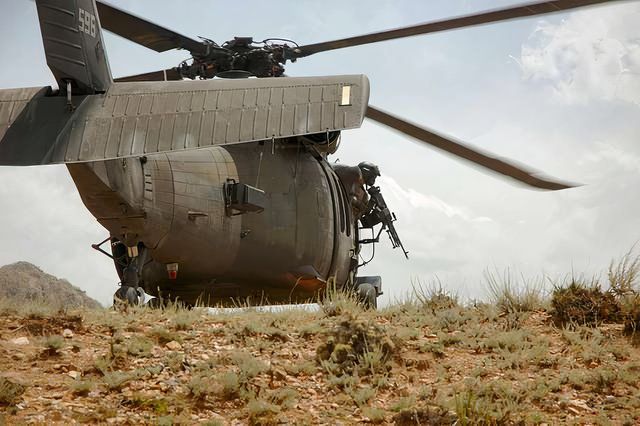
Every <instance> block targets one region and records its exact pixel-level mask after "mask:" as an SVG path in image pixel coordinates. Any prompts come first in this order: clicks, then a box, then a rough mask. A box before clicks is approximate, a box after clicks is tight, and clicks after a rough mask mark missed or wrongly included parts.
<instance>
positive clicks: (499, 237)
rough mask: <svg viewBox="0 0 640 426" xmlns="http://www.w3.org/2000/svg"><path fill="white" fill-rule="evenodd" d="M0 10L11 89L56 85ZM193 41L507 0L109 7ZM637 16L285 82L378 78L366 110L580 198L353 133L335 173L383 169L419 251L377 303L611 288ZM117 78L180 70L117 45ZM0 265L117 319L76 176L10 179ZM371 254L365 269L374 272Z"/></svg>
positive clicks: (336, 61) (624, 219)
mask: <svg viewBox="0 0 640 426" xmlns="http://www.w3.org/2000/svg"><path fill="white" fill-rule="evenodd" d="M0 1H1V2H2V11H3V13H2V14H0V40H2V42H0V58H2V59H3V60H2V64H3V66H2V67H0V89H2V88H15V87H27V86H44V85H51V84H53V82H54V80H53V77H52V75H51V73H50V72H49V70H48V68H47V66H46V63H45V59H44V54H43V49H42V41H41V38H40V32H39V27H38V21H37V15H36V10H35V4H34V3H33V2H30V1H27V0H19V1H8V0H0ZM111 3H112V4H114V5H116V6H118V7H120V8H123V9H126V10H128V11H130V12H133V13H134V14H137V15H139V16H144V17H145V18H146V19H148V20H151V21H152V22H156V23H158V24H161V25H164V26H167V27H169V28H171V29H173V30H176V31H178V32H181V33H183V34H185V35H188V36H191V37H193V38H196V37H197V36H203V37H207V38H210V39H213V40H216V41H218V42H219V43H221V42H223V41H224V40H227V39H230V38H232V37H233V36H248V35H249V36H253V37H254V38H255V39H256V40H262V39H265V38H268V37H284V38H289V39H293V40H296V41H297V42H298V43H299V44H308V43H315V42H320V41H325V40H331V39H335V38H340V37H346V36H351V35H358V34H363V33H368V32H372V31H378V30H383V29H389V28H395V27H400V26H405V25H411V24H416V23H420V22H426V21H430V20H434V19H439V18H445V17H449V16H455V15H460V14H468V13H471V12H475V11H481V10H485V9H489V8H495V7H501V6H507V5H511V4H516V3H517V2H514V1H513V0H510V1H507V0H492V1H488V0H474V1H470V0H431V1H429V2H416V1H410V0H404V1H403V0H393V1H391V0H388V1H387V0H368V1H350V2H344V1H334V0H325V1H322V2H317V1H311V0H308V1H295V2H293V1H271V2H256V1H243V2H228V1H225V2H220V1H209V0H191V1H189V2H188V5H189V7H185V6H184V3H182V2H175V1H165V0H135V1H133V0H128V1H127V0H111ZM637 22H640V1H630V2H614V4H612V5H606V6H600V7H595V8H589V9H586V10H580V11H575V12H571V13H563V14H556V15H552V16H544V17H535V18H530V19H524V20H517V21H510V22H506V23H498V24H494V25H486V26H482V27H478V28H468V29H461V30H456V31H449V32H444V33H438V34H431V35H426V36H417V37H412V38H406V39H402V40H395V41H388V42H383V43H377V44H372V45H367V46H360V47H353V48H348V49H342V50H338V51H332V52H325V53H320V54H317V55H314V56H311V57H309V58H304V59H301V60H299V62H298V63H295V64H289V65H288V66H287V74H288V75H291V76H312V75H337V74H362V73H364V74H366V75H367V76H368V77H369V79H370V82H371V95H370V103H371V104H372V105H375V106H377V107H379V108H381V109H384V110H387V111H390V112H392V113H394V114H396V115H399V116H402V117H405V118H406V119H408V120H410V121H413V122H415V123H418V124H420V125H422V126H426V127H429V128H431V129H434V130H437V131H438V132H441V133H444V134H448V135H451V136H455V137H456V138H458V139H461V140H463V141H466V142H468V143H470V144H472V145H474V146H477V147H481V148H482V149H485V150H488V151H490V152H493V153H496V154H498V155H500V156H503V157H506V158H510V159H513V160H515V161H517V162H520V163H523V164H527V165H529V166H530V167H532V168H534V169H536V170H540V171H543V172H544V173H546V174H548V175H551V176H554V177H557V178H561V179H564V180H568V181H571V182H577V183H581V184H583V185H582V186H580V187H578V188H574V189H570V190H565V191H558V192H543V191H537V190H531V189H528V188H525V187H523V186H520V185H518V184H514V183H512V182H510V181H507V180H504V179H500V178H497V177H496V176H495V175H493V174H490V173H486V172H483V171H481V170H479V169H477V168H475V167H469V165H468V164H467V163H464V162H461V161H457V160H455V159H453V158H452V157H450V156H447V155H445V154H442V153H440V152H437V151H436V150H433V149H430V148H428V147H425V146H424V145H422V144H418V143H415V142H412V141H411V140H410V139H408V138H406V137H404V136H402V135H400V134H398V133H394V132H393V131H390V130H388V129H386V128H384V127H381V126H379V125H377V124H375V123H371V122H367V121H366V120H365V123H364V124H363V126H362V128H360V129H357V130H350V131H345V132H343V135H342V144H341V147H340V150H339V151H338V152H337V153H336V154H335V155H334V156H333V157H331V158H330V161H339V162H341V163H345V164H357V163H359V162H360V161H363V160H366V161H371V162H373V163H376V164H378V165H379V167H380V170H381V172H382V175H383V176H382V178H380V179H379V182H378V183H379V184H380V186H381V189H382V192H383V195H384V196H385V198H386V199H387V203H388V204H389V206H390V207H391V209H392V210H393V211H395V212H396V215H397V217H398V221H397V222H396V228H397V231H398V233H399V235H400V237H401V238H402V240H403V243H404V245H405V247H406V248H407V250H408V251H409V253H410V254H409V257H410V259H409V260H405V258H404V256H403V255H402V253H401V252H400V251H399V250H392V249H391V248H390V243H389V242H388V241H387V240H386V237H384V235H383V238H382V240H381V244H379V245H378V246H377V247H376V258H375V259H374V261H373V262H372V263H371V264H370V265H368V266H367V267H366V268H364V270H362V271H361V274H363V275H381V276H382V277H383V287H384V291H385V295H384V296H382V297H383V300H382V302H383V303H388V302H390V301H394V300H398V299H401V298H403V297H405V296H406V295H407V294H408V293H409V292H410V291H411V289H412V286H413V285H417V284H418V283H421V284H422V285H430V283H432V282H440V283H442V286H443V287H445V288H446V289H447V290H449V291H451V292H454V293H456V294H458V295H459V296H460V297H462V298H465V299H470V298H483V297H486V295H487V285H486V280H485V278H484V277H485V274H486V272H487V271H490V272H493V273H498V274H505V273H508V274H511V275H513V276H514V277H517V280H520V281H518V282H521V281H528V280H530V279H531V280H535V279H541V278H542V277H548V278H549V280H547V281H546V282H547V283H550V282H551V281H553V280H562V279H564V278H566V277H567V276H569V275H570V274H572V273H573V274H585V275H587V276H591V275H593V274H600V275H601V276H604V275H603V274H604V273H605V271H606V267H607V266H608V265H609V263H610V262H611V260H612V259H614V258H619V257H620V256H622V255H623V254H625V253H626V252H627V251H629V250H630V249H631V248H632V247H633V246H634V244H636V243H637V242H638V240H639V239H640V219H639V214H640V193H639V190H638V188H640V141H639V139H640V120H639V119H638V116H639V114H640V37H639V36H638V31H637ZM105 44H106V47H107V54H108V57H109V61H110V64H111V70H112V72H113V74H114V76H116V77H117V76H123V75H130V74H135V73H141V72H147V71H151V70H156V69H161V68H167V67H172V66H175V65H177V64H178V63H179V62H180V61H181V60H183V59H186V58H187V56H188V54H186V53H185V52H180V51H171V52H166V53H162V54H158V53H156V52H154V51H151V50H149V49H146V48H144V47H141V46H138V45H135V44H133V43H131V42H129V41H127V40H124V39H122V38H119V37H117V36H114V35H112V34H109V33H105ZM0 182H1V184H0V223H1V224H2V226H0V242H2V245H1V246H0V265H3V264H8V263H12V262H15V261H19V260H26V261H30V262H32V263H34V264H36V265H38V266H40V267H41V268H42V269H43V270H45V271H46V272H48V273H51V274H53V275H56V276H59V277H64V278H67V279H69V281H71V282H72V283H73V284H74V285H76V286H78V287H80V288H81V289H83V290H85V291H86V292H87V293H88V294H89V295H90V296H92V297H94V298H96V299H97V300H99V301H100V302H101V303H103V304H105V305H108V304H109V303H110V300H111V298H112V294H113V292H114V291H115V290H116V288H117V281H118V279H117V276H116V274H115V271H114V269H113V264H112V262H111V260H110V259H108V258H106V257H104V256H103V255H101V254H99V253H97V252H95V251H94V250H92V249H91V247H90V245H91V244H92V243H96V242H99V241H101V240H103V239H104V238H106V237H107V233H106V231H105V230H104V228H102V227H101V226H100V225H99V224H98V223H97V222H96V220H95V219H94V218H93V217H92V216H91V215H90V214H89V213H88V211H87V210H86V209H85V208H84V206H83V204H82V202H81V200H80V197H79V195H78V194H77V191H76V190H75V186H74V185H73V182H72V180H71V179H70V177H69V176H68V173H67V171H66V168H65V167H64V166H44V167H25V168H11V167H0ZM368 254H369V253H368V252H367V250H365V251H364V252H363V256H364V257H368V256H367V255H368Z"/></svg>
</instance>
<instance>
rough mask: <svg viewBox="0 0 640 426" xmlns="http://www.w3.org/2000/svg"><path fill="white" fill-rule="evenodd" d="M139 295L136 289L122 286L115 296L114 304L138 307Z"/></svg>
mask: <svg viewBox="0 0 640 426" xmlns="http://www.w3.org/2000/svg"><path fill="white" fill-rule="evenodd" d="M138 296H139V294H138V291H136V289H135V288H133V287H129V286H126V285H123V286H120V288H119V289H118V290H116V293H115V294H114V295H113V304H114V305H123V304H124V305H129V306H133V305H137V304H138V300H139V298H138Z"/></svg>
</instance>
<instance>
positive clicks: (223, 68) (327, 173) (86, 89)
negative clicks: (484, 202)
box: [0, 0, 601, 306]
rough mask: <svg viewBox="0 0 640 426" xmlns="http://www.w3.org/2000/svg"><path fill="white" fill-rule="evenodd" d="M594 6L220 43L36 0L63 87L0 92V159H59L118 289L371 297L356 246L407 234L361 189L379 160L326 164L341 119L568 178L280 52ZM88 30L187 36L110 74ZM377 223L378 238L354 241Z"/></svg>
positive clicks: (374, 281) (138, 293) (103, 9)
mask: <svg viewBox="0 0 640 426" xmlns="http://www.w3.org/2000/svg"><path fill="white" fill-rule="evenodd" d="M595 3H601V1H600V2H599V1H553V2H538V3H531V4H527V5H522V6H515V7H511V8H506V9H500V10H494V11H489V12H484V13H480V14H476V15H470V16H464V17H459V18H453V19H449V20H445V21H438V22H432V23H426V24H421V25H417V26H412V27H406V28H401V29H397V30H390V31H384V32H380V33H375V34H369V35H364V36H358V37H350V38H347V39H341V40H334V41H331V42H325V43H316V44H312V45H302V46H300V45H297V44H296V43H293V42H291V41H287V40H277V39H271V40H264V41H263V42H260V43H256V42H254V41H253V39H252V38H249V37H236V38H234V39H233V40H230V41H228V42H226V43H223V44H222V45H218V44H216V43H215V42H213V41H211V40H207V39H203V40H201V41H196V40H192V39H190V38H188V37H185V36H182V35H180V34H177V33H175V32H173V31H170V30H168V29H165V28H163V27H160V26H158V25H156V24H153V23H150V22H148V21H146V20H144V19H142V18H139V17H135V16H133V15H131V14H129V13H127V12H125V11H122V10H120V9H117V8H115V7H113V6H111V5H108V4H106V3H102V2H95V1H92V0H78V1H62V0H38V1H36V4H37V7H38V14H39V19H40V24H41V32H42V36H43V42H44V46H45V54H46V57H47V63H48V64H49V67H50V68H51V70H52V72H53V74H54V76H55V78H56V80H57V82H58V86H59V90H57V91H56V90H54V89H52V88H50V87H44V88H28V89H8V90H3V91H0V112H2V114H0V165H11V166H26V165H38V164H55V163H64V164H66V165H67V168H68V170H69V173H70V174H71V176H72V178H73V180H74V182H75V184H76V186H77V188H78V191H79V193H80V196H81V198H82V200H83V202H84V204H85V205H86V206H87V208H88V210H89V211H90V212H91V213H92V214H93V215H94V216H95V217H96V219H97V220H98V222H99V223H101V224H102V225H103V226H104V227H105V228H106V229H107V230H108V231H109V234H110V235H109V237H108V238H107V239H106V240H105V241H103V244H108V246H109V248H108V249H109V250H108V251H106V250H103V249H102V244H97V245H95V248H96V249H99V250H102V251H103V252H104V253H105V254H107V255H108V256H110V257H111V258H112V259H113V261H114V264H115V267H116V270H117V272H118V274H119V276H120V278H121V281H122V286H121V289H120V290H119V291H118V292H117V294H118V295H119V296H120V297H121V298H124V299H127V300H129V301H130V302H131V303H138V302H140V301H141V299H142V293H143V291H144V292H146V293H147V294H152V295H162V296H163V297H169V298H177V299H181V300H183V301H187V302H191V303H194V302H195V301H196V300H200V301H204V302H205V303H209V304H218V303H228V302H230V301H232V300H236V299H237V298H242V299H246V298H248V297H253V298H257V299H259V300H262V299H266V300H268V301H269V302H272V303H273V302H275V303H279V302H287V303H289V302H299V301H306V300H309V299H310V298H312V297H313V296H315V295H316V294H317V293H318V292H322V291H323V290H324V289H326V288H327V285H328V283H329V282H334V283H336V284H337V285H338V286H340V287H343V288H348V289H352V290H353V291H354V292H356V293H357V294H359V295H360V296H361V297H362V298H363V300H365V301H366V302H367V303H368V304H369V305H372V306H374V305H375V300H376V298H377V296H379V295H380V294H381V292H382V288H381V278H380V277H360V276H358V274H357V272H358V268H359V267H361V266H362V265H361V263H360V260H359V253H360V249H361V247H362V246H363V245H365V244H375V243H376V242H378V240H379V238H380V234H381V232H382V231H383V230H386V231H387V233H388V234H389V236H390V238H391V242H392V245H394V246H398V247H400V248H401V249H402V250H403V251H404V248H403V247H402V243H401V242H400V239H399V237H398V235H397V232H396V231H395V228H394V226H393V221H394V220H395V215H393V214H392V213H391V212H390V210H389V208H388V207H387V206H386V203H385V201H384V198H383V197H382V194H381V192H380V189H379V188H378V187H376V186H375V178H376V177H377V176H378V175H379V171H378V170H377V167H376V166H375V165H372V164H369V163H366V162H363V163H361V164H360V165H358V166H353V167H349V166H341V167H339V166H336V165H333V164H331V163H329V162H328V161H327V157H328V156H329V155H331V154H333V153H335V151H336V150H337V148H338V146H339V142H340V132H341V131H342V130H347V129H353V128H358V127H360V125H361V124H362V121H363V119H364V118H369V119H371V120H374V121H377V122H378V123H381V124H384V125H386V126H389V127H391V128H393V129H395V130H398V131H400V132H402V133H404V134H406V135H407V136H410V137H412V138H414V139H417V140H420V141H422V142H425V143H427V144H429V145H431V146H435V147H436V148H439V149H441V150H444V151H447V152H449V153H451V154H453V155H455V156H458V157H461V158H463V159H465V160H467V161H470V162H472V163H475V164H478V165H480V166H483V167H485V168H488V169H490V170H493V171H495V172H498V173H500V174H502V175H504V176H507V177H510V178H513V179H516V180H519V181H521V182H523V183H525V184H527V185H530V186H533V187H537V188H540V189H547V190H559V189H565V188H568V187H570V186H571V185H570V184H567V183H563V182H560V181H557V180H554V179H549V178H545V177H542V176H540V175H537V174H535V173H533V172H530V171H528V170H526V169H524V168H522V167H520V166H516V165H514V164H512V163H509V162H506V161H504V160H501V159H498V158H496V157H494V156H492V155H491V154H488V153H485V152H481V151H479V150H477V149H475V148H472V147H470V146H468V145H466V144H464V143H461V142H460V141H456V140H454V139H452V138H449V137H447V136H445V135H441V134H438V133H436V132H433V131H431V130H429V129H425V128H423V127H420V126H417V125H414V124H412V123H409V122H407V121H406V120H403V119H401V118H399V117H396V116H394V115H392V114H389V113H387V112H384V111H382V110H380V109H378V108H375V107H373V106H371V105H368V93H369V83H368V80H367V78H366V77H365V76H363V75H356V76H325V77H302V78H300V77H296V78H293V77H286V76H284V71H285V70H284V66H285V65H286V63H287V62H295V61H297V60H299V59H301V58H304V57H306V56H309V55H311V54H316V53H321V52H323V51H327V50H332V49H339V48H345V47H351V46H357V45H362V44H367V43H373V42H379V41H384V40H390V39H394V38H401V37H408V36H414V35H419V34H426V33H429V32H436V31H443V30H447V29H454V28H460V27H465V26H471V25H480V24H486V23H490V22H496V21H501V20H506V19H513V18H517V17H524V16H533V15H537V14H542V13H549V12H554V11H561V10H568V9H571V8H575V7H580V6H586V5H591V4H595ZM102 28H104V29H106V30H108V31H111V32H113V33H115V34H118V35H120V36H123V37H125V38H128V39H130V40H132V41H134V42H136V43H138V44H142V45H143V46H146V47H149V48H151V49H153V50H156V51H159V52H162V51H166V50H169V49H175V48H180V49H184V50H187V51H189V52H190V54H191V55H192V59H191V60H189V61H185V62H182V63H181V64H179V65H178V66H177V67H176V68H171V69H167V70H161V71H156V72H151V73H145V74H141V75H136V76H130V77H124V78H120V79H115V80H114V79H113V77H112V76H111V73H110V70H109V65H108V61H107V58H106V52H105V49H104V42H103V40H102V35H101V29H102ZM213 77H218V78H216V79H213ZM250 77H258V78H250ZM190 80H191V81H190ZM193 80H197V81H193ZM375 226H379V227H380V229H379V230H378V232H377V234H374V235H373V237H372V238H364V237H363V231H364V230H366V229H371V228H373V227H375ZM404 253H405V255H406V251H404Z"/></svg>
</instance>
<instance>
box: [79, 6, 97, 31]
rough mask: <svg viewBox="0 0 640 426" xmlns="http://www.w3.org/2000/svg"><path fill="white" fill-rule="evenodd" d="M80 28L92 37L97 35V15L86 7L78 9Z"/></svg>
mask: <svg viewBox="0 0 640 426" xmlns="http://www.w3.org/2000/svg"><path fill="white" fill-rule="evenodd" d="M78 29H79V30H80V31H82V32H84V33H87V34H89V35H90V36H91V37H95V36H96V17H95V15H93V14H91V13H89V12H87V11H86V10H84V9H78Z"/></svg>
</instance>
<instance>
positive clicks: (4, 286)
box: [0, 262, 100, 309]
mask: <svg viewBox="0 0 640 426" xmlns="http://www.w3.org/2000/svg"><path fill="white" fill-rule="evenodd" d="M0 300H3V301H4V302H5V303H6V302H9V303H12V302H15V303H25V302H36V303H40V302H46V303H47V304H48V305H50V306H51V307H53V308H64V309H68V308H79V307H85V308H91V309H93V308H99V307H100V304H99V303H98V302H97V301H95V300H94V299H92V298H91V297H89V296H87V295H86V294H85V292H84V291H82V290H80V289H79V288H77V287H74V286H73V285H72V284H71V283H70V282H69V281H67V280H65V279H59V278H56V277H54V276H53V275H49V274H47V273H45V272H43V271H42V270H41V269H40V268H38V267H37V266H35V265H32V264H31V263H28V262H17V263H14V264H11V265H6V266H3V267H1V268H0Z"/></svg>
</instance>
